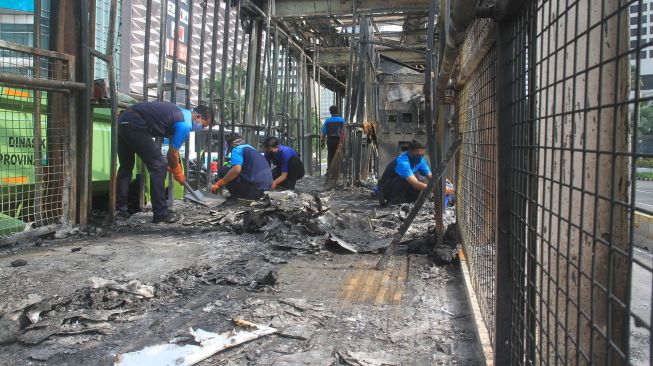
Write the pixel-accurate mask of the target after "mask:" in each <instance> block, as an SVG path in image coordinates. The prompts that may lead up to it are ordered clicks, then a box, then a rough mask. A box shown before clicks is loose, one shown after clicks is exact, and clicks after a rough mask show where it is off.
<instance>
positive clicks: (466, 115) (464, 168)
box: [457, 48, 496, 329]
mask: <svg viewBox="0 0 653 366" xmlns="http://www.w3.org/2000/svg"><path fill="white" fill-rule="evenodd" d="M495 60H496V56H495V50H494V48H492V49H491V50H490V52H489V53H488V54H487V55H486V56H484V57H483V59H482V61H481V63H480V64H479V66H478V68H477V69H476V71H475V72H474V73H473V74H472V75H471V77H470V79H469V81H468V82H467V83H466V84H465V86H464V88H463V89H462V91H461V93H460V104H459V106H460V122H461V131H462V134H463V145H462V148H461V156H460V169H459V174H460V178H459V180H458V181H459V188H458V191H459V195H458V197H459V200H460V201H459V204H458V205H457V208H458V209H457V210H458V221H459V227H460V232H461V235H462V238H463V246H464V249H465V255H466V257H467V261H468V265H469V270H470V275H471V279H472V286H473V288H474V291H475V292H476V293H477V297H478V299H479V305H480V308H481V311H482V315H483V320H484V321H485V324H486V325H487V327H488V329H492V328H493V327H494V282H495V276H494V274H495V267H496V263H495V245H494V236H495V232H494V230H495V218H496V211H495V205H494V202H495V198H496V194H495V192H496V116H495V112H496V102H495V95H496V86H495Z"/></svg>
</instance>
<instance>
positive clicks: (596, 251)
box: [507, 0, 652, 365]
mask: <svg viewBox="0 0 653 366" xmlns="http://www.w3.org/2000/svg"><path fill="white" fill-rule="evenodd" d="M638 3H641V4H639V5H643V2H619V1H611V0H607V1H603V2H593V1H571V2H566V3H564V4H562V3H560V2H557V1H538V2H535V1H529V2H526V3H525V4H524V6H523V9H522V10H521V11H520V13H519V14H518V16H517V17H516V19H513V20H512V24H513V27H512V34H510V35H508V37H509V40H510V41H509V43H510V48H511V50H512V57H511V59H510V60H507V65H508V69H509V71H510V73H511V75H512V82H511V83H510V85H509V87H510V89H511V93H509V94H510V95H511V96H512V100H510V101H509V103H508V104H509V106H510V109H511V110H510V113H509V115H510V116H511V121H510V123H511V130H510V133H511V136H512V137H511V142H512V144H511V156H512V161H511V162H510V164H511V179H510V191H511V205H510V215H509V219H510V230H509V236H510V250H511V255H512V260H511V263H510V265H511V268H512V284H511V286H512V293H513V299H512V306H511V311H512V324H511V333H512V337H511V349H512V357H511V361H512V363H513V364H526V363H529V364H547V365H548V364H565V365H578V364H601V365H604V364H607V365H623V364H633V365H644V364H649V363H650V360H651V358H650V357H651V356H650V347H651V346H650V334H651V325H650V311H651V288H652V285H651V260H650V256H649V257H646V256H640V254H639V253H638V250H637V249H636V248H635V245H634V241H633V237H634V222H635V219H636V216H637V215H638V213H637V211H638V209H637V207H636V204H635V202H636V200H637V199H638V194H637V193H636V192H637V189H636V187H637V186H638V185H639V184H640V182H639V181H636V180H634V178H635V177H636V169H637V168H636V167H637V165H638V160H640V159H643V158H648V157H649V156H648V155H647V154H644V153H642V152H638V151H637V149H636V146H637V141H638V133H639V132H638V115H639V114H640V110H641V109H642V107H643V104H642V103H646V102H647V98H646V97H644V96H643V95H642V93H641V91H640V90H639V89H638V88H633V90H630V87H629V84H631V76H634V79H632V80H637V79H639V76H640V75H641V74H640V65H641V60H639V59H637V56H638V54H639V52H638V50H637V49H633V50H631V49H630V47H629V45H630V43H629V37H630V36H629V34H630V29H629V28H631V29H632V25H631V24H632V23H631V22H632V20H631V17H630V16H629V5H634V4H638ZM636 13H637V12H636ZM634 19H635V24H634V26H635V27H634V28H635V29H638V28H639V27H641V24H640V23H639V22H641V11H640V12H639V14H636V16H635V17H634ZM637 33H639V32H637ZM631 56H635V57H636V58H635V59H633V61H631ZM631 70H632V73H631ZM646 258H647V259H646ZM639 284H641V285H643V286H644V288H646V290H645V291H641V292H636V291H633V290H634V289H635V288H636V287H637V286H639ZM636 304H639V305H636Z"/></svg>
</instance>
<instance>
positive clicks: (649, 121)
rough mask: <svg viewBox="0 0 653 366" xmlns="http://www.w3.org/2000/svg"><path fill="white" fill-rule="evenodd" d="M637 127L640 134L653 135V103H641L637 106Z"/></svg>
mask: <svg viewBox="0 0 653 366" xmlns="http://www.w3.org/2000/svg"><path fill="white" fill-rule="evenodd" d="M638 122H639V123H638V124H637V128H638V129H639V133H640V134H641V135H653V103H651V102H648V103H642V104H641V105H640V107H639V121H638Z"/></svg>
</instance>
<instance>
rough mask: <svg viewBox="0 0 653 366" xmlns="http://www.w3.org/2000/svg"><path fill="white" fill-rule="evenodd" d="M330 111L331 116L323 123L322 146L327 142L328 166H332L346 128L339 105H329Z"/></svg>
mask: <svg viewBox="0 0 653 366" xmlns="http://www.w3.org/2000/svg"><path fill="white" fill-rule="evenodd" d="M329 113H330V114H331V117H329V118H327V119H326V120H324V124H323V125H322V148H324V145H325V144H326V147H327V151H328V155H327V168H328V167H330V166H331V162H332V161H333V156H334V155H335V154H336V150H338V145H339V144H340V141H341V139H342V135H343V132H344V128H345V119H344V118H342V117H341V116H340V114H339V113H338V107H337V106H335V105H332V106H331V107H329Z"/></svg>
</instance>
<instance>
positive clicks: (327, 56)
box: [318, 47, 424, 67]
mask: <svg viewBox="0 0 653 366" xmlns="http://www.w3.org/2000/svg"><path fill="white" fill-rule="evenodd" d="M379 48H381V50H380V51H379V53H380V54H381V55H382V56H386V57H389V58H391V59H393V60H397V61H399V62H402V63H404V64H407V65H423V64H424V54H423V53H420V52H413V51H407V50H390V49H383V47H378V48H377V50H378V49H379ZM318 62H319V64H320V66H323V67H332V66H348V65H349V48H348V47H347V48H342V47H339V48H325V49H323V50H321V51H320V58H319V60H318Z"/></svg>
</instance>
